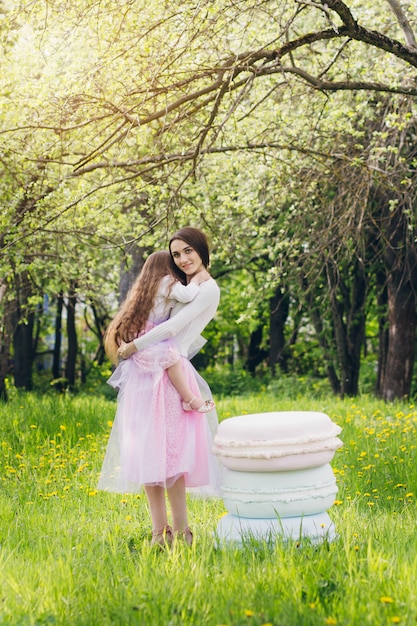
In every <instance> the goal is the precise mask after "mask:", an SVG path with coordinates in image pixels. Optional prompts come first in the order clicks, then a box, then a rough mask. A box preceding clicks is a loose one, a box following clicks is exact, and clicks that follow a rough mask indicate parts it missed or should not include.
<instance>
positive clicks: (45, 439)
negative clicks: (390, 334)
mask: <svg viewBox="0 0 417 626" xmlns="http://www.w3.org/2000/svg"><path fill="white" fill-rule="evenodd" d="M313 393H314V392H313V391H312V395H311V397H308V396H304V397H298V398H297V399H285V400H281V399H280V397H279V396H277V395H273V394H272V393H263V394H259V395H253V396H247V397H237V398H230V399H223V400H220V401H219V402H218V408H219V415H220V418H221V419H225V418H228V417H231V416H233V415H240V414H243V413H257V412H263V411H273V410H279V411H281V410H294V409H303V410H320V411H324V412H326V413H327V414H328V415H329V416H330V417H331V418H332V419H333V420H334V421H335V422H337V423H338V424H339V425H340V426H341V427H342V429H343V430H342V434H341V439H342V440H343V442H344V446H343V447H342V448H341V449H340V450H338V451H337V453H336V455H335V457H334V460H333V463H332V466H333V468H334V471H335V473H336V476H337V480H338V486H339V493H338V495H337V501H336V503H335V505H334V506H333V507H332V508H331V509H330V511H329V514H330V516H331V518H332V519H333V521H334V523H335V526H336V530H337V532H338V535H339V536H338V539H337V540H335V541H334V542H332V543H330V544H323V545H319V546H314V545H309V544H308V543H306V542H303V544H302V546H301V547H298V546H297V544H296V543H287V544H283V543H281V542H278V543H276V544H275V545H269V544H267V543H263V542H259V541H258V542H256V541H247V542H246V543H245V544H244V546H243V547H240V548H238V547H236V546H232V545H229V546H218V545H217V544H216V542H215V541H214V539H213V533H214V531H215V529H216V526H217V523H218V521H219V519H220V517H221V516H222V515H223V513H224V507H223V504H222V502H221V501H219V500H217V501H213V500H211V501H200V500H190V502H189V508H190V522H191V525H192V527H193V530H194V532H195V535H196V542H195V545H194V546H193V547H192V548H191V549H187V547H186V546H184V545H181V544H179V545H176V546H175V547H174V549H173V550H172V551H169V552H166V553H159V552H158V551H156V550H155V549H151V548H150V544H149V539H150V521H149V514H148V510H147V505H146V500H145V498H144V496H143V495H139V496H132V495H127V496H120V495H117V494H108V493H102V492H98V491H97V489H96V483H97V477H98V473H99V471H100V466H101V461H102V459H103V455H104V450H105V446H106V440H107V437H108V434H109V431H110V426H109V422H111V420H112V419H113V416H114V409H115V404H114V402H112V401H110V400H106V399H100V398H94V397H54V396H45V397H37V396H35V395H30V394H29V395H24V396H16V397H14V398H13V399H12V400H11V402H10V403H9V404H7V405H3V406H1V407H0V446H1V447H0V468H1V474H0V476H1V489H0V545H1V547H0V625H6V624H7V625H10V626H11V625H13V626H18V625H25V626H26V625H32V624H33V625H35V624H36V625H44V624H45V625H47V624H57V625H58V624H59V625H75V626H96V625H97V626H110V625H118V624H121V625H123V626H125V625H148V624H149V625H151V624H152V625H157V626H158V625H164V626H165V625H172V626H177V625H178V626H180V625H181V626H182V625H191V624H195V625H198V626H203V625H210V626H219V625H221V624H224V625H233V626H235V625H236V626H238V625H245V626H255V625H256V626H258V625H262V624H273V625H274V626H278V625H279V626H293V625H294V626H316V625H317V626H318V625H320V626H323V625H326V624H338V625H342V624H343V625H345V626H353V625H358V626H359V625H360V626H363V625H365V624H369V625H372V626H374V625H378V626H379V625H384V624H387V625H388V624H396V623H398V624H404V625H408V624H415V623H417V585H416V582H415V581H416V580H417V532H416V522H417V513H416V507H415V496H416V493H415V490H416V489H417V462H416V461H417V453H416V429H417V409H416V408H415V407H414V406H412V405H411V404H406V403H398V404H392V405H385V404H384V403H382V402H378V401H376V400H375V399H372V398H368V397H362V398H357V399H355V400H344V401H341V400H338V399H335V398H333V397H330V396H323V397H322V398H319V397H316V398H314V396H313ZM413 492H414V493H413Z"/></svg>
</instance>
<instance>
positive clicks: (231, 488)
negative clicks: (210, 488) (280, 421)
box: [220, 464, 337, 518]
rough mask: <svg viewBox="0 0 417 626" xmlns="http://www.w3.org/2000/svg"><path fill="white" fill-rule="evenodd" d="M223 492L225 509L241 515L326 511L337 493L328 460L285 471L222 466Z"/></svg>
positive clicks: (273, 515)
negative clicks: (246, 469)
mask: <svg viewBox="0 0 417 626" xmlns="http://www.w3.org/2000/svg"><path fill="white" fill-rule="evenodd" d="M220 490H221V495H222V498H223V502H224V506H225V508H226V510H227V511H228V512H229V513H231V514H233V515H237V516H239V517H245V518H268V517H270V518H273V517H276V516H278V517H281V518H285V517H294V516H300V515H301V516H304V515H314V514H316V513H320V512H322V511H327V509H329V508H330V507H331V506H332V504H333V502H334V500H335V495H336V493H337V486H336V478H335V476H334V474H333V470H332V468H331V467H330V465H329V464H326V465H321V466H319V467H313V468H310V469H304V470H292V471H282V472H236V471H234V470H229V469H227V468H222V475H221V485H220Z"/></svg>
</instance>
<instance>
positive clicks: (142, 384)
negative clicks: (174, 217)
mask: <svg viewBox="0 0 417 626" xmlns="http://www.w3.org/2000/svg"><path fill="white" fill-rule="evenodd" d="M169 254H170V256H168V255H167V253H165V255H166V256H165V257H164V256H163V253H154V255H155V256H154V255H151V257H153V258H152V259H151V258H149V259H148V260H147V262H146V263H145V265H144V268H143V270H142V272H141V274H140V276H139V277H138V279H137V281H136V283H135V285H134V286H133V287H132V290H131V292H130V293H129V294H128V296H127V298H126V300H125V302H124V303H123V304H122V306H121V309H120V311H119V313H118V314H117V315H116V317H115V319H114V320H113V322H112V323H111V324H110V326H109V329H108V331H107V334H106V339H105V346H106V351H107V354H108V355H109V357H110V358H111V359H112V360H113V362H117V360H118V359H119V360H120V359H122V360H121V361H120V362H119V365H118V366H117V368H116V370H115V372H114V373H113V375H112V376H111V378H110V380H109V383H110V384H111V385H112V386H114V387H116V388H117V389H118V399H117V405H118V406H117V411H116V417H115V420H114V424H113V428H112V431H111V434H110V439H109V442H108V446H107V450H106V456H105V459H104V463H103V467H102V472H101V476H100V480H99V485H98V486H99V488H100V489H104V490H107V491H114V492H117V493H129V492H131V493H135V492H138V491H140V490H141V488H142V487H144V489H145V493H146V496H147V500H148V504H149V509H150V513H151V518H152V543H153V544H158V545H161V546H163V545H165V544H170V543H172V541H173V539H174V537H176V536H179V537H183V538H184V539H185V541H186V543H188V544H189V545H191V543H192V541H193V534H192V532H191V530H190V528H189V526H188V517H187V503H186V488H196V489H195V490H196V491H197V492H201V493H206V494H209V495H210V494H211V495H213V494H217V493H218V467H217V460H216V458H215V456H214V455H213V454H212V451H211V447H212V440H213V436H214V431H215V429H216V428H217V423H218V422H217V415H216V412H215V410H214V403H213V401H212V399H211V392H210V389H209V387H208V385H207V383H206V382H205V381H204V380H203V379H202V378H201V376H199V374H198V373H197V372H196V370H195V369H194V367H193V366H192V364H191V363H190V360H189V359H190V358H192V357H193V356H194V355H195V354H196V353H197V352H198V351H199V350H200V349H201V347H202V346H203V345H204V343H205V340H204V339H203V338H202V337H201V332H202V331H203V330H204V328H205V327H206V326H207V324H208V323H209V322H210V321H211V320H212V319H213V317H214V315H215V313H216V310H217V307H218V305H219V299H220V290H219V288H218V286H217V283H216V282H215V281H214V280H213V278H211V276H210V275H209V273H208V267H209V247H208V242H207V238H206V236H205V235H204V233H203V232H202V231H200V230H199V229H197V228H192V227H187V228H182V229H181V230H179V231H177V232H176V233H175V234H174V235H173V236H172V237H171V239H170V242H169ZM152 268H153V272H152ZM165 491H166V492H167V495H168V500H169V504H170V508H171V514H172V526H171V525H170V524H168V515H167V507H166V500H165Z"/></svg>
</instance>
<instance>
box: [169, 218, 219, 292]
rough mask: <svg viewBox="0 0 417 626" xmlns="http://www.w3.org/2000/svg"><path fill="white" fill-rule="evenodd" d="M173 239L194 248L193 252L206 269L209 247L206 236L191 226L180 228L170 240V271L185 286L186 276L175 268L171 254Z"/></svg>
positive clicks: (208, 261) (208, 262)
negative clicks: (171, 270)
mask: <svg viewBox="0 0 417 626" xmlns="http://www.w3.org/2000/svg"><path fill="white" fill-rule="evenodd" d="M175 239H180V240H181V241H184V242H185V243H187V244H188V245H189V246H191V247H192V248H194V250H195V251H196V252H197V254H198V255H199V257H200V258H201V260H202V262H203V265H204V267H205V268H206V269H207V268H208V266H209V265H210V252H209V245H208V241H207V237H206V235H205V234H204V233H203V232H202V231H201V230H199V229H198V228H193V227H192V226H186V227H185V228H181V229H180V230H177V232H176V233H174V234H173V235H172V237H171V239H170V240H169V251H170V254H171V263H172V269H173V271H174V272H175V274H176V275H177V276H178V277H179V278H180V280H181V281H182V282H183V283H184V284H185V283H186V282H187V278H186V275H185V273H184V272H182V271H181V270H180V268H179V267H177V265H175V261H174V259H173V256H172V252H171V244H172V242H173V241H175Z"/></svg>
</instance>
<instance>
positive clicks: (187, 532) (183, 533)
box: [175, 526, 194, 546]
mask: <svg viewBox="0 0 417 626" xmlns="http://www.w3.org/2000/svg"><path fill="white" fill-rule="evenodd" d="M175 535H176V538H177V539H181V540H182V541H184V542H185V543H186V544H187V546H192V545H193V540H194V537H193V533H192V531H191V528H190V527H189V526H187V528H185V529H184V530H179V531H178V532H177V533H175Z"/></svg>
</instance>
